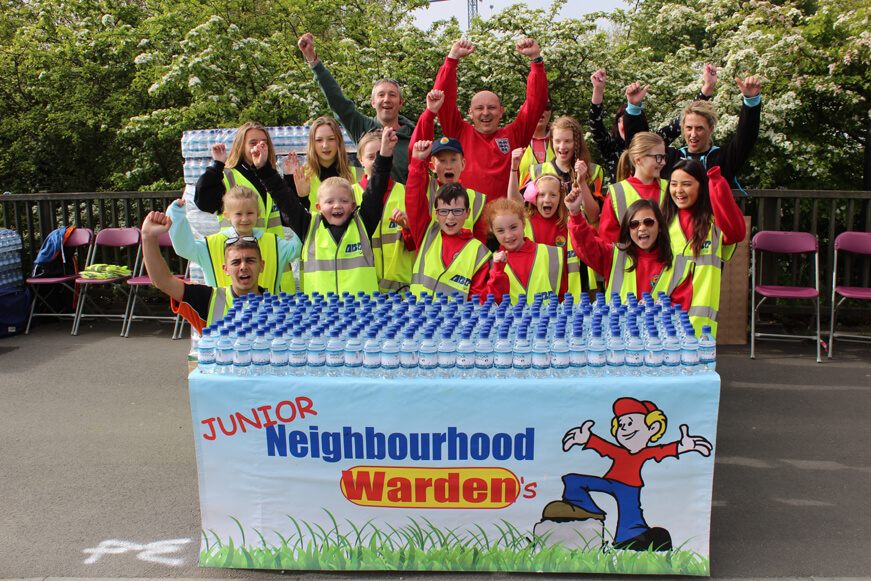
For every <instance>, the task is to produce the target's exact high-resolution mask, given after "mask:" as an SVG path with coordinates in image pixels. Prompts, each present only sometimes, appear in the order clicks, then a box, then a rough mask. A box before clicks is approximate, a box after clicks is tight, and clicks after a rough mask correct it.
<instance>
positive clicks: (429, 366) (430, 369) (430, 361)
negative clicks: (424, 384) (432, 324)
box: [418, 328, 439, 379]
mask: <svg viewBox="0 0 871 581" xmlns="http://www.w3.org/2000/svg"><path fill="white" fill-rule="evenodd" d="M433 334H434V330H433V329H432V328H428V329H427V330H426V331H424V333H423V340H422V341H421V342H420V357H419V359H418V369H419V370H420V376H421V377H425V378H427V379H432V378H434V377H435V376H436V372H437V371H438V366H439V346H438V343H436V342H435V340H434V339H433Z"/></svg>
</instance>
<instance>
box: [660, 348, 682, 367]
mask: <svg viewBox="0 0 871 581" xmlns="http://www.w3.org/2000/svg"><path fill="white" fill-rule="evenodd" d="M662 363H663V365H665V366H666V367H677V366H678V365H680V351H678V350H676V349H675V350H671V351H665V352H664V353H663V355H662Z"/></svg>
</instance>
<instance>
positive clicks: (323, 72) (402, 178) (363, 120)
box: [312, 61, 414, 184]
mask: <svg viewBox="0 0 871 581" xmlns="http://www.w3.org/2000/svg"><path fill="white" fill-rule="evenodd" d="M312 72H313V73H314V74H315V80H316V81H317V82H318V85H320V87H321V91H323V92H324V96H325V97H326V98H327V104H328V105H329V106H330V109H331V110H332V111H333V114H335V116H336V117H337V118H338V120H339V122H340V123H341V124H342V126H344V128H345V131H347V132H348V135H350V136H351V139H353V140H354V142H355V143H356V142H357V141H359V140H360V137H362V136H363V134H364V133H366V132H367V131H369V130H370V129H380V128H381V124H380V123H379V122H378V120H377V119H375V118H374V117H367V116H366V115H363V114H362V113H360V112H359V111H358V110H357V106H356V105H355V104H354V102H353V101H351V100H350V99H348V98H347V97H345V94H344V93H342V88H341V87H339V83H337V82H336V79H334V78H333V75H332V74H330V71H328V70H327V67H325V66H324V64H323V63H322V62H321V61H318V63H317V64H316V65H315V66H313V67H312ZM399 125H400V127H399V130H398V131H397V132H396V137H397V138H398V142H397V144H396V148H395V149H394V150H393V169H392V170H391V172H390V175H391V177H392V178H393V180H394V181H397V182H399V183H402V184H404V183H405V182H406V181H407V180H408V149H409V145H410V143H411V134H412V132H413V131H414V123H412V122H411V121H410V120H409V119H408V118H406V117H404V116H402V115H400V116H399Z"/></svg>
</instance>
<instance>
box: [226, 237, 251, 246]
mask: <svg viewBox="0 0 871 581" xmlns="http://www.w3.org/2000/svg"><path fill="white" fill-rule="evenodd" d="M240 240H244V241H245V242H257V239H256V238H254V237H253V236H241V237H240V236H234V237H232V238H227V239H226V240H224V246H230V245H232V244H236V243H237V242H239V241H240Z"/></svg>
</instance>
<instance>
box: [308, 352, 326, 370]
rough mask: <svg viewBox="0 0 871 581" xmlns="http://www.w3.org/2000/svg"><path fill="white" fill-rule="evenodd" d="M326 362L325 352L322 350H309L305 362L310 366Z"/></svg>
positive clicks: (318, 365)
mask: <svg viewBox="0 0 871 581" xmlns="http://www.w3.org/2000/svg"><path fill="white" fill-rule="evenodd" d="M326 362H327V354H326V353H324V352H323V351H309V352H308V356H307V357H306V363H307V364H308V365H309V366H310V367H321V366H322V365H324V364H325V363H326Z"/></svg>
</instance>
